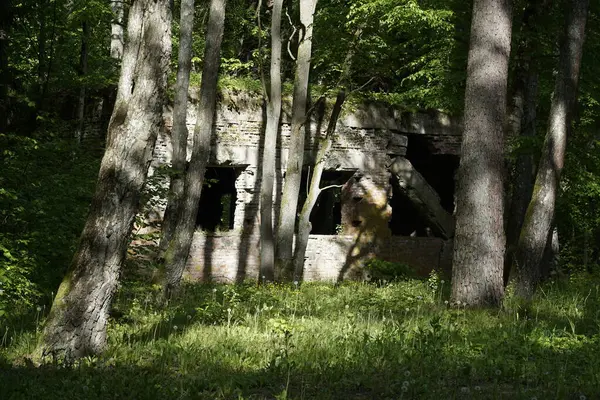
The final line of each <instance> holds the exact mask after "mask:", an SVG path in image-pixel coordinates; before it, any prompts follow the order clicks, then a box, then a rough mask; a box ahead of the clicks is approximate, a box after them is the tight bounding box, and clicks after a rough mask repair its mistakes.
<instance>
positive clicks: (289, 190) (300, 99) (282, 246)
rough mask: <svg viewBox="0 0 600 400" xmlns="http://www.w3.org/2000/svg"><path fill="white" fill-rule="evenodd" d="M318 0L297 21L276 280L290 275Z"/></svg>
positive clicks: (305, 5) (306, 1) (306, 0)
mask: <svg viewBox="0 0 600 400" xmlns="http://www.w3.org/2000/svg"><path fill="white" fill-rule="evenodd" d="M316 5H317V0H301V1H300V23H301V24H302V28H303V32H301V34H303V38H302V40H301V41H300V44H299V45H298V57H297V59H296V77H295V80H294V99H293V105H292V134H291V138H290V147H289V152H288V160H287V165H286V170H285V182H284V185H283V194H282V196H281V211H280V213H279V227H278V229H277V246H276V249H275V250H276V258H277V260H276V264H277V265H276V267H277V268H276V272H277V273H278V275H279V276H278V278H277V279H278V280H289V279H290V278H291V277H292V274H293V263H292V258H293V248H292V247H293V242H294V230H295V226H296V212H297V209H298V193H299V192H300V179H301V176H302V165H303V163H304V136H305V133H304V129H303V128H304V125H305V123H306V119H307V115H306V104H307V100H308V78H309V74H310V59H311V54H312V32H313V19H314V13H315V8H316Z"/></svg>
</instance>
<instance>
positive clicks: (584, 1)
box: [516, 0, 589, 300]
mask: <svg viewBox="0 0 600 400" xmlns="http://www.w3.org/2000/svg"><path fill="white" fill-rule="evenodd" d="M588 5H589V0H573V1H572V4H571V10H572V11H571V12H569V17H568V19H567V25H566V30H565V36H564V38H563V43H562V46H561V50H560V60H559V68H558V75H557V76H556V82H555V87H554V95H553V98H552V105H551V106H550V117H549V121H548V132H547V133H546V140H545V142H544V147H543V149H542V155H541V158H540V163H539V166H538V171H537V175H536V179H535V186H534V189H533V195H532V197H531V202H530V203H529V207H528V208H527V214H526V216H525V220H524V222H523V229H522V231H521V235H520V237H519V245H518V248H517V255H516V264H517V265H516V269H517V275H516V279H517V286H516V294H517V296H519V297H522V298H524V299H526V300H527V299H531V297H532V296H533V294H534V292H535V289H536V286H537V284H538V282H539V279H540V262H541V260H542V256H543V253H544V248H545V247H546V241H547V238H548V234H549V232H550V228H551V226H552V219H553V218H554V207H555V203H556V195H557V191H558V184H559V182H560V173H561V171H562V168H563V164H564V158H565V150H566V145H567V133H568V131H569V129H570V125H571V119H572V113H573V110H574V107H575V104H576V101H577V82H578V80H579V70H580V67H581V57H582V53H583V41H584V37H585V24H586V19H587V11H588Z"/></svg>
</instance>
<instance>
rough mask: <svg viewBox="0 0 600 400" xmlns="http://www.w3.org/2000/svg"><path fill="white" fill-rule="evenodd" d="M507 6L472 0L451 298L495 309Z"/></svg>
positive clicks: (496, 0) (502, 0)
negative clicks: (490, 306) (491, 306)
mask: <svg viewBox="0 0 600 400" xmlns="http://www.w3.org/2000/svg"><path fill="white" fill-rule="evenodd" d="M511 22H512V20H511V2H510V1H509V0H475V1H474V3H473V20H472V25H471V43H470V49H469V59H468V67H467V88H466V93H465V130H464V134H463V142H462V148H461V159H460V167H459V171H458V174H459V175H458V190H457V210H456V236H455V239H454V258H453V269H452V298H453V300H454V301H456V302H458V301H460V302H461V304H468V305H470V306H482V305H499V304H500V303H501V301H502V298H503V296H504V285H503V277H502V276H503V266H504V246H505V237H504V226H503V225H504V222H503V221H504V218H503V216H504V196H503V193H504V183H503V182H504V179H503V175H504V157H503V149H504V123H505V116H506V92H507V78H508V61H509V57H510V41H511Z"/></svg>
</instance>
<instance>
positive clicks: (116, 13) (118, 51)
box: [110, 0, 125, 60]
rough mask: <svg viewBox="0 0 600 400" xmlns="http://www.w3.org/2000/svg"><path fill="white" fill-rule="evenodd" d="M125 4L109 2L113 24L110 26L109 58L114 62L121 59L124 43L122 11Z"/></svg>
mask: <svg viewBox="0 0 600 400" xmlns="http://www.w3.org/2000/svg"><path fill="white" fill-rule="evenodd" d="M124 5H125V2H124V1H123V0H111V2H110V8H111V9H112V12H113V22H112V23H111V24H110V28H111V34H110V56H111V57H112V58H114V59H115V60H120V59H121V58H123V47H124V43H125V35H124V33H125V29H123V24H124V16H125V9H124Z"/></svg>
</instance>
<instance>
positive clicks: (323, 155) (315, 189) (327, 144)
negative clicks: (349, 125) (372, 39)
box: [294, 90, 346, 282]
mask: <svg viewBox="0 0 600 400" xmlns="http://www.w3.org/2000/svg"><path fill="white" fill-rule="evenodd" d="M345 101H346V92H345V91H344V90H340V91H339V93H338V95H337V98H336V99H335V104H334V105H333V109H332V111H331V117H330V118H329V124H328V125H327V132H326V133H325V138H324V139H323V140H322V141H321V143H320V145H319V151H318V152H317V158H316V160H315V169H314V171H313V173H312V177H311V178H310V184H309V185H308V186H309V188H308V193H307V195H306V200H305V201H304V205H303V206H302V211H301V212H300V218H299V220H298V236H297V238H296V249H295V251H294V280H295V281H297V282H300V281H301V280H302V278H303V274H304V256H305V254H306V248H307V246H308V238H309V235H310V231H311V230H312V224H311V223H310V214H311V213H312V210H313V208H314V207H315V204H317V200H318V199H319V195H320V194H321V192H322V191H323V190H325V189H326V188H321V187H320V186H321V177H322V175H323V170H324V169H325V161H326V160H327V153H329V150H330V149H331V146H332V145H333V134H334V132H335V127H336V125H337V121H338V119H339V118H340V113H341V112H342V106H343V105H344V102H345Z"/></svg>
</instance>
